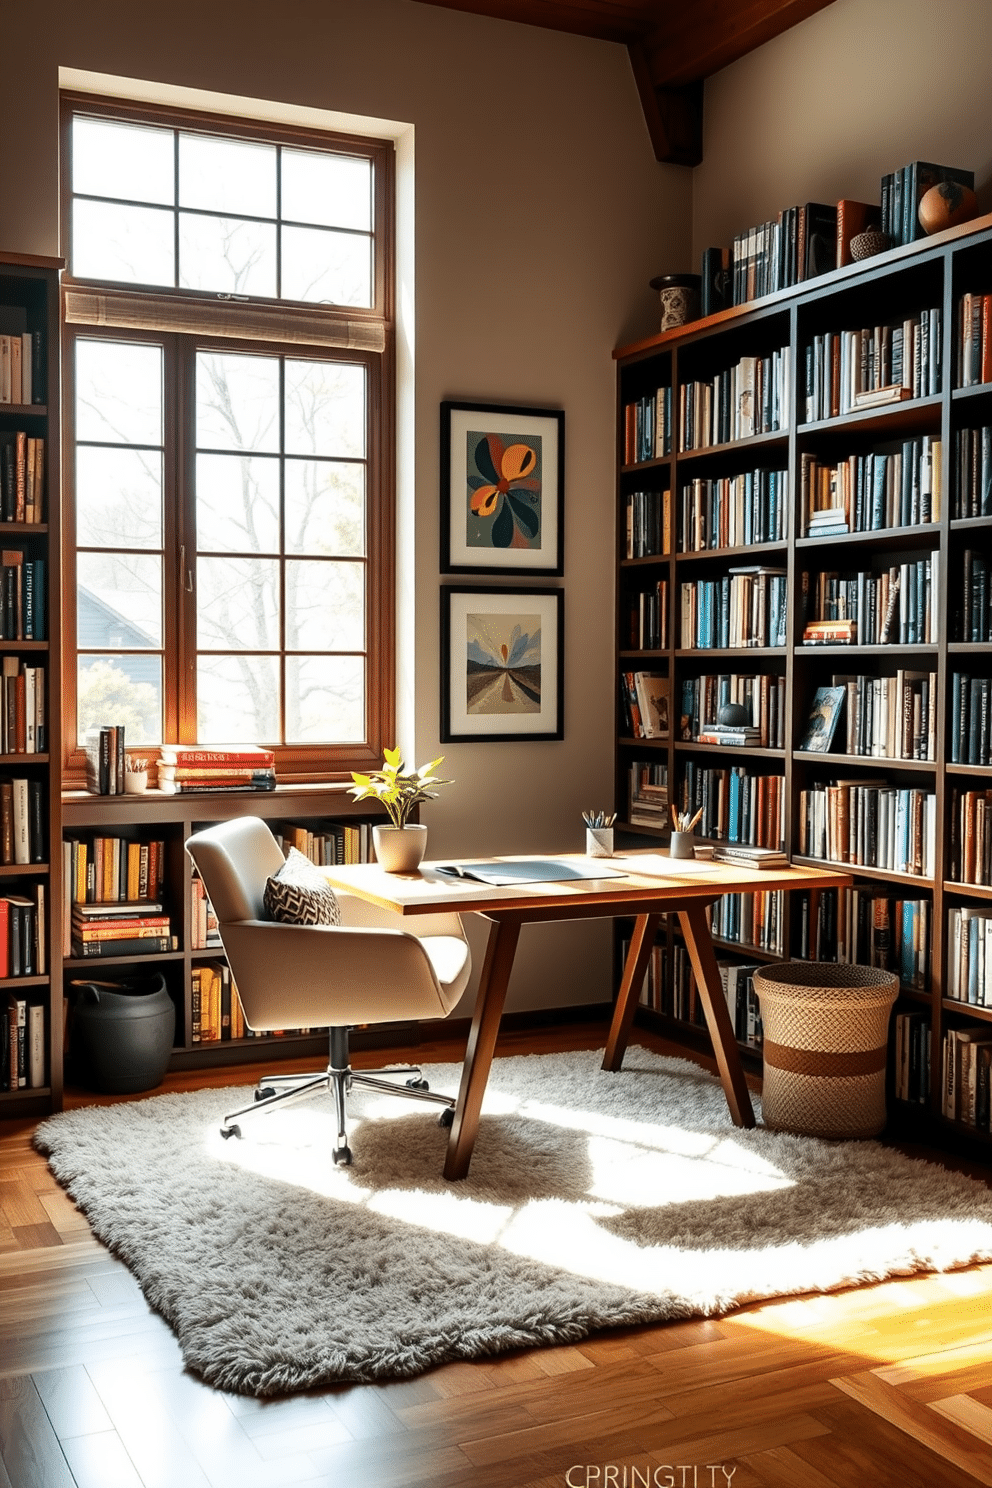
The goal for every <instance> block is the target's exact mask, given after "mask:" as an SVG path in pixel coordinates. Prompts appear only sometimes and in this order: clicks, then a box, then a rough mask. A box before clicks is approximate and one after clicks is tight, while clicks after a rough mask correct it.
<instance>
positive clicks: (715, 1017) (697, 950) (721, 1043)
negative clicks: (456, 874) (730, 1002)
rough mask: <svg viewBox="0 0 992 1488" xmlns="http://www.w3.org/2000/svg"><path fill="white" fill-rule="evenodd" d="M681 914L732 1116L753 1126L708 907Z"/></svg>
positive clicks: (738, 1123)
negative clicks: (711, 933) (711, 930)
mask: <svg viewBox="0 0 992 1488" xmlns="http://www.w3.org/2000/svg"><path fill="white" fill-rule="evenodd" d="M678 913H679V922H680V924H681V926H682V934H683V935H684V936H685V944H686V950H687V951H688V952H689V960H690V962H691V963H692V970H693V974H694V976H695V978H696V987H697V988H698V991H699V995H700V997H701V999H702V1003H703V1012H704V1013H705V1014H706V1026H707V1028H708V1029H709V1031H710V1038H711V1039H712V1040H713V1053H714V1054H715V1055H716V1063H717V1069H718V1070H719V1071H720V1082H721V1084H722V1085H723V1090H724V1094H725V1095H726V1097H727V1105H728V1106H729V1107H730V1114H731V1116H732V1117H733V1120H734V1125H735V1126H753V1125H754V1111H753V1110H752V1107H751V1095H750V1092H749V1090H748V1088H747V1081H746V1080H745V1078H744V1066H743V1065H742V1064H741V1053H740V1050H739V1049H738V1047H737V1039H736V1038H735V1036H734V1029H733V1024H732V1023H731V1021H730V1013H729V1011H728V1010H727V999H726V996H725V995H724V991H723V983H722V982H721V981H720V971H719V968H718V967H717V964H716V956H715V955H714V954H713V940H712V937H711V935H710V927H709V924H708V922H707V919H706V906H705V905H704V904H700V903H698V902H697V903H695V904H693V905H692V906H691V908H689V909H680V910H679V912H678Z"/></svg>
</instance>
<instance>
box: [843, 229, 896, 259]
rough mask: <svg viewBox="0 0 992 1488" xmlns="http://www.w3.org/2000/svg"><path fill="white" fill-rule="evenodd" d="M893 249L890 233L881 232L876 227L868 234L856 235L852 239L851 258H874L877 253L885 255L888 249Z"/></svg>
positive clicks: (868, 231) (869, 230)
mask: <svg viewBox="0 0 992 1488" xmlns="http://www.w3.org/2000/svg"><path fill="white" fill-rule="evenodd" d="M891 247H892V239H891V238H890V237H889V235H888V233H884V232H880V231H879V229H878V228H876V227H870V228H869V229H868V230H867V232H860V233H855V235H854V237H853V238H852V239H851V257H852V258H855V259H862V258H874V256H875V254H876V253H884V252H885V250H886V248H891Z"/></svg>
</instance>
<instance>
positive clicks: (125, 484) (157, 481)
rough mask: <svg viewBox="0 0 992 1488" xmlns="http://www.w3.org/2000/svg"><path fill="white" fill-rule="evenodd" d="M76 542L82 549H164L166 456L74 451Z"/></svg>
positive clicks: (94, 449) (87, 448)
mask: <svg viewBox="0 0 992 1488" xmlns="http://www.w3.org/2000/svg"><path fill="white" fill-rule="evenodd" d="M76 542H77V543H78V544H79V546H80V547H83V548H161V546H162V456H161V454H159V453H158V451H156V450H125V449H106V448H100V447H94V446H93V445H85V444H84V445H80V447H79V448H78V449H77V451H76Z"/></svg>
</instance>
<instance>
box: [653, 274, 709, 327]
mask: <svg viewBox="0 0 992 1488" xmlns="http://www.w3.org/2000/svg"><path fill="white" fill-rule="evenodd" d="M701 284H702V280H701V279H700V277H699V275H698V274H659V275H658V277H657V278H656V279H652V280H651V288H652V289H656V290H657V291H658V295H659V297H660V299H661V329H662V330H663V331H670V330H672V329H674V327H675V326H681V325H685V324H686V322H687V321H690V320H698V319H699V290H700V286H701Z"/></svg>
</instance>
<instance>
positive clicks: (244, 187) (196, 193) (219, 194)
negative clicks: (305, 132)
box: [179, 134, 276, 217]
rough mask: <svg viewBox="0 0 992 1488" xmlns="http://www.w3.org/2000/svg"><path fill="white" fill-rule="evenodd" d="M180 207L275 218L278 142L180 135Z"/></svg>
mask: <svg viewBox="0 0 992 1488" xmlns="http://www.w3.org/2000/svg"><path fill="white" fill-rule="evenodd" d="M179 205H180V206H181V207H203V208H204V209H205V210H206V211H208V212H243V213H244V214H245V215H246V216H248V217H275V215H276V150H275V146H274V145H257V144H253V143H252V142H251V141H250V140H236V139H216V138H211V137H210V136H208V135H200V134H180V136H179Z"/></svg>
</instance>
